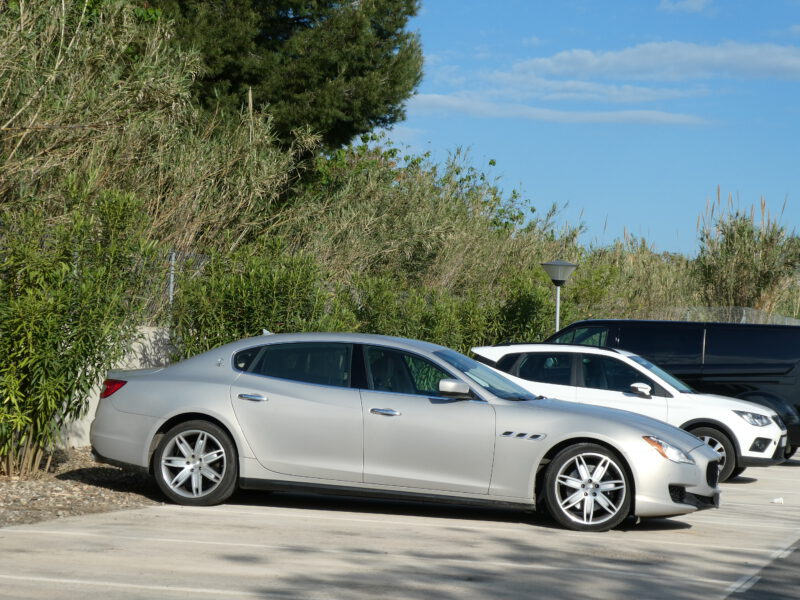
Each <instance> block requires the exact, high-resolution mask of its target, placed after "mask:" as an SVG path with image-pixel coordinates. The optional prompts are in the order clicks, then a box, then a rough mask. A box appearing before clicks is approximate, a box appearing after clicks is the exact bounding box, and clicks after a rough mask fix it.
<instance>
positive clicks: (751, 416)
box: [733, 410, 772, 427]
mask: <svg viewBox="0 0 800 600" xmlns="http://www.w3.org/2000/svg"><path fill="white" fill-rule="evenodd" d="M733 412H735V413H736V414H737V415H739V416H740V417H742V418H743V419H744V420H745V421H747V422H748V423H750V425H755V426H756V427H766V426H767V425H769V424H770V423H772V419H770V418H769V417H768V416H767V415H762V414H759V413H754V412H747V411H746V410H735V411H733Z"/></svg>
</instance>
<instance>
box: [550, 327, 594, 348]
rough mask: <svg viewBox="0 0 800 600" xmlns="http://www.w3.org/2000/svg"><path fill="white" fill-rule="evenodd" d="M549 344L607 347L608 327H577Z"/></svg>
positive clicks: (553, 339)
mask: <svg viewBox="0 0 800 600" xmlns="http://www.w3.org/2000/svg"><path fill="white" fill-rule="evenodd" d="M549 342H551V343H554V344H580V345H582V346H601V347H602V346H607V345H608V327H599V326H589V327H576V328H575V329H570V330H569V331H565V332H564V333H563V334H561V335H560V336H558V337H555V338H552V339H551V340H549Z"/></svg>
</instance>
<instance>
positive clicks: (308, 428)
mask: <svg viewBox="0 0 800 600" xmlns="http://www.w3.org/2000/svg"><path fill="white" fill-rule="evenodd" d="M351 356H352V345H351V344H343V343H330V342H324V343H323V342H320V343H309V342H302V343H284V344H268V345H264V346H262V347H259V348H255V349H248V350H244V351H242V352H240V353H238V354H237V355H236V356H235V357H234V367H235V368H239V369H241V370H242V373H241V375H239V377H238V378H237V379H236V381H235V382H234V384H233V385H232V386H231V391H230V394H231V402H232V403H233V410H234V412H235V414H236V418H237V420H238V421H239V425H240V427H241V428H242V431H243V432H244V435H245V437H246V439H247V442H248V444H249V445H250V448H251V449H252V450H253V453H254V454H255V456H256V458H257V459H258V462H259V463H261V465H262V466H264V467H265V468H267V469H269V470H270V471H273V472H275V473H280V474H285V475H292V476H298V477H312V478H320V479H329V480H338V481H358V482H360V481H361V480H362V467H363V452H364V448H363V425H362V411H361V395H360V394H359V391H358V390H357V389H354V388H351V387H350V374H351V370H350V365H351Z"/></svg>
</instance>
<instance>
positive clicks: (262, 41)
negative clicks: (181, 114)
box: [154, 0, 422, 148]
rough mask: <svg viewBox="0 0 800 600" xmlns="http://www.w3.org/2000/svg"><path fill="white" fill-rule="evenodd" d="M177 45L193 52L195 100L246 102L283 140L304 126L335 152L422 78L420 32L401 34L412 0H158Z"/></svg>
mask: <svg viewBox="0 0 800 600" xmlns="http://www.w3.org/2000/svg"><path fill="white" fill-rule="evenodd" d="M154 4H156V5H158V6H160V7H161V8H163V9H164V13H165V15H166V16H167V17H169V18H172V19H174V20H175V26H176V33H177V39H176V41H177V43H178V44H180V45H181V46H183V47H185V48H188V47H194V48H196V49H198V50H199V51H200V52H201V54H202V56H203V60H204V63H205V72H204V73H202V74H201V75H200V77H199V79H198V82H197V88H196V91H197V95H198V98H199V99H200V101H201V102H202V103H203V104H204V105H205V106H207V107H209V108H212V109H215V110H216V109H219V108H221V109H223V110H228V111H230V110H239V109H240V108H241V107H242V106H243V105H244V104H245V103H246V101H247V93H248V89H249V88H250V89H252V92H253V100H254V104H255V105H256V107H257V108H263V109H264V110H265V111H266V112H267V113H269V114H270V115H272V118H273V125H274V128H275V131H276V133H277V134H278V135H279V136H280V137H281V138H282V139H283V140H286V141H288V140H290V139H291V133H292V131H293V130H294V129H296V128H298V127H303V126H308V127H310V128H311V130H312V131H315V132H317V133H320V134H321V135H322V136H323V139H324V141H325V144H326V146H328V147H329V148H336V147H339V146H342V145H344V144H347V143H348V142H349V141H350V140H352V139H353V137H354V136H356V135H359V134H362V133H366V132H368V131H370V130H372V129H373V128H375V127H380V126H389V125H391V124H393V123H396V122H398V121H400V120H402V119H403V118H404V117H405V113H404V106H403V105H404V102H405V101H406V100H407V99H408V98H409V97H410V96H411V95H412V94H413V93H414V90H415V88H416V87H417V85H418V84H419V81H420V79H421V77H422V49H421V46H420V43H419V39H418V36H417V35H416V34H414V33H410V32H408V31H406V30H405V27H406V25H407V23H408V20H409V19H410V18H411V17H413V16H414V15H415V14H416V12H417V9H418V0H352V1H349V2H335V1H331V0H156V1H155V3H154Z"/></svg>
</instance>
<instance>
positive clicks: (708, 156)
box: [390, 0, 800, 256]
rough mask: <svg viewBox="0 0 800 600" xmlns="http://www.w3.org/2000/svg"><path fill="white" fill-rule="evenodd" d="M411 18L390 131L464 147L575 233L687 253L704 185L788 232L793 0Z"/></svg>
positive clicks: (631, 3) (411, 142) (796, 211)
mask: <svg viewBox="0 0 800 600" xmlns="http://www.w3.org/2000/svg"><path fill="white" fill-rule="evenodd" d="M409 29H411V30H413V31H417V32H418V33H419V34H420V37H421V41H422V45H423V51H424V54H425V74H424V78H423V81H422V83H421V85H420V87H419V89H418V93H417V94H416V96H414V97H413V98H412V99H411V100H409V102H408V104H407V118H406V120H405V121H404V122H402V123H399V124H397V125H396V126H395V127H394V128H393V129H392V131H391V132H390V138H391V139H392V140H393V141H395V142H396V143H398V144H402V145H405V146H407V147H409V148H410V149H411V150H413V151H415V152H428V151H429V152H431V154H432V157H433V158H434V160H444V159H445V158H446V157H447V155H448V153H450V152H452V151H454V150H455V149H456V148H463V149H466V150H468V151H469V156H470V161H471V163H472V165H473V166H475V167H477V168H479V169H481V170H484V171H486V172H487V173H489V174H491V175H493V176H496V177H499V178H500V183H501V187H503V189H505V190H507V191H510V190H511V189H512V188H515V189H518V190H520V191H521V192H522V194H523V197H524V198H526V199H527V200H528V201H529V203H530V204H532V205H533V206H535V207H536V208H537V210H539V211H542V212H543V211H546V210H547V208H549V206H550V205H552V204H553V203H556V204H558V205H559V206H566V208H563V209H562V211H561V219H562V220H563V221H566V222H570V223H577V222H579V221H582V222H583V223H584V224H585V225H586V227H587V232H586V234H585V235H584V237H583V238H582V241H583V243H584V244H587V245H589V244H594V245H607V244H609V243H612V242H613V241H614V240H615V239H619V238H622V237H623V235H624V234H625V232H626V231H627V232H628V233H630V234H632V235H635V236H637V237H644V238H645V239H646V240H647V241H648V242H649V243H650V244H651V245H652V246H653V248H654V249H655V250H656V251H659V252H660V251H670V252H681V253H683V254H687V255H690V256H693V255H694V254H695V253H696V251H697V238H698V234H697V223H698V218H699V217H702V216H703V215H704V214H705V213H706V206H707V203H708V202H713V201H714V200H715V199H716V195H717V187H718V186H719V188H720V190H721V194H722V197H723V201H724V202H726V203H727V199H728V197H729V196H732V197H733V203H734V208H739V209H743V210H748V211H749V210H750V208H751V207H752V206H756V207H758V206H760V201H761V198H762V197H763V198H764V199H765V201H766V206H767V209H768V211H769V212H770V213H771V215H772V216H773V217H774V218H779V219H780V223H781V224H782V225H783V226H784V227H786V229H787V230H788V231H793V230H795V231H797V233H800V164H798V158H799V157H800V153H798V147H800V0H558V1H554V0H528V1H523V0H496V1H483V0H423V2H422V8H421V10H420V13H419V15H418V16H417V17H416V18H415V19H413V20H412V21H411V23H410V25H409ZM492 159H493V160H495V161H496V166H493V167H492V166H489V161H490V160H492Z"/></svg>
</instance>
